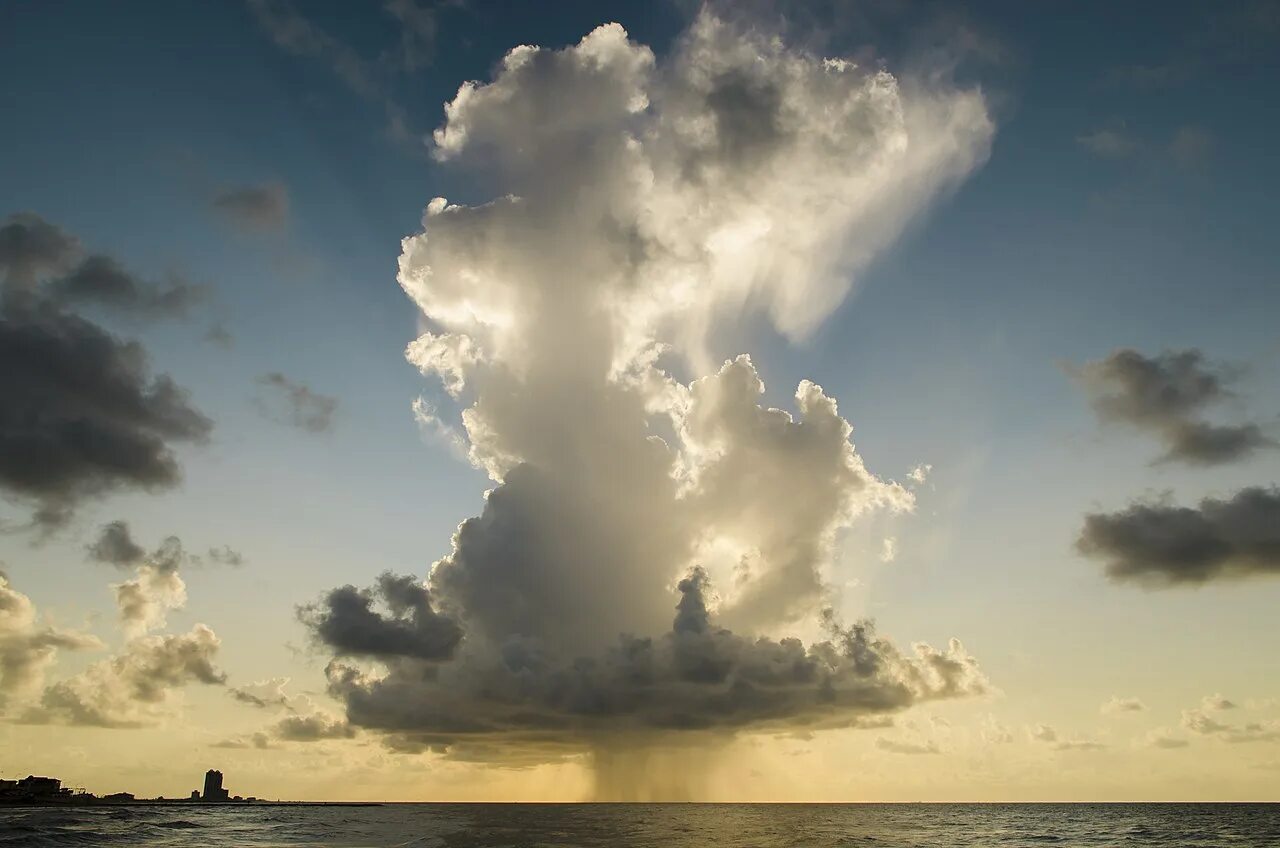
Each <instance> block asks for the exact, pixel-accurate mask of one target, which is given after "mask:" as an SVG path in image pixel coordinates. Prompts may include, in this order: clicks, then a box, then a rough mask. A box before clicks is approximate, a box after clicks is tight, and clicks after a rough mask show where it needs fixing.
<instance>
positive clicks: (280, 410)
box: [254, 371, 338, 433]
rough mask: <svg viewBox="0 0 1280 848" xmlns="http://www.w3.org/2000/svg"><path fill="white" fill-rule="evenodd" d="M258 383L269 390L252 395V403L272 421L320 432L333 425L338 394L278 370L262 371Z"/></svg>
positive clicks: (310, 431)
mask: <svg viewBox="0 0 1280 848" xmlns="http://www.w3.org/2000/svg"><path fill="white" fill-rule="evenodd" d="M258 384H259V385H261V386H264V387H265V388H266V389H267V390H268V393H269V394H268V396H267V397H258V398H255V399H254V403H255V405H256V406H257V408H258V411H259V412H261V413H262V414H263V415H265V416H266V417H268V418H270V419H272V420H273V421H278V422H280V423H282V424H289V425H291V426H293V427H297V428H298V429H300V430H306V431H307V432H308V433H323V432H324V431H326V430H328V429H329V428H330V427H331V426H332V425H333V414H334V413H335V412H336V411H337V409H338V399H337V398H335V397H330V396H328V395H322V394H320V393H319V392H315V391H312V390H311V388H310V387H309V386H307V385H306V384H305V383H299V382H297V381H295V380H291V379H289V378H288V377H286V376H285V375H283V374H281V373H280V372H279V371H273V372H271V373H270V374H263V375H262V376H261V377H259V378H258Z"/></svg>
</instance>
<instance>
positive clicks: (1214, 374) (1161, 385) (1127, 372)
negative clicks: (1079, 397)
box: [1069, 349, 1277, 465]
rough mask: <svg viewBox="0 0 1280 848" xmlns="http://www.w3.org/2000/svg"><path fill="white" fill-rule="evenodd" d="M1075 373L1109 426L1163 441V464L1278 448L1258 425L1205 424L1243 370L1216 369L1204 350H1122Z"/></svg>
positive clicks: (1214, 460) (1228, 457)
mask: <svg viewBox="0 0 1280 848" xmlns="http://www.w3.org/2000/svg"><path fill="white" fill-rule="evenodd" d="M1069 371H1070V373H1071V374H1072V376H1074V377H1075V378H1076V379H1077V380H1078V382H1079V383H1080V385H1081V386H1082V387H1083V388H1084V389H1085V391H1086V392H1087V393H1088V395H1089V398H1090V403H1091V404H1092V406H1093V408H1094V411H1095V412H1096V413H1097V414H1098V417H1099V418H1101V419H1102V420H1103V421H1110V422H1121V423H1125V424H1128V425H1130V426H1133V427H1136V428H1138V429H1140V430H1144V431H1146V432H1148V433H1151V434H1153V435H1155V436H1156V437H1158V438H1159V439H1160V440H1161V441H1163V442H1164V444H1165V453H1164V455H1163V456H1162V457H1161V458H1160V459H1161V461H1176V462H1183V463H1187V464H1191V465H1215V464H1220V463H1225V462H1233V461H1235V460H1239V459H1244V458H1246V457H1248V456H1249V455H1251V454H1252V453H1254V452H1255V451H1257V450H1260V449H1263V448H1274V447H1277V442H1276V441H1275V440H1274V439H1272V438H1270V437H1269V436H1267V435H1266V434H1265V433H1263V432H1262V430H1261V429H1260V428H1259V427H1258V426H1257V425H1255V424H1240V425H1218V424H1211V423H1208V422H1205V421H1203V420H1202V419H1201V417H1200V416H1201V415H1202V414H1203V413H1204V412H1205V410H1206V409H1207V408H1209V407H1211V406H1213V405H1214V404H1217V403H1219V402H1221V401H1223V400H1224V399H1226V398H1228V397H1230V396H1231V392H1230V390H1229V386H1230V384H1231V382H1232V381H1233V380H1234V379H1235V378H1236V376H1237V370H1236V369H1232V368H1228V367H1215V366H1213V365H1211V364H1210V363H1208V362H1207V361H1206V360H1205V357H1204V354H1203V353H1201V352H1200V351H1199V350H1195V349H1189V350H1181V351H1165V352H1163V353H1161V354H1159V355H1157V356H1154V357H1148V356H1144V355H1143V354H1141V353H1139V352H1138V351H1136V350H1129V349H1124V350H1117V351H1115V352H1114V353H1112V354H1111V355H1110V356H1107V357H1106V358H1105V359H1101V360H1098V361H1096V362H1089V363H1086V364H1085V365H1083V366H1081V367H1078V368H1070V369H1069Z"/></svg>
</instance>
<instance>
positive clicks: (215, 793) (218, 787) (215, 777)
mask: <svg viewBox="0 0 1280 848" xmlns="http://www.w3.org/2000/svg"><path fill="white" fill-rule="evenodd" d="M229 794H230V793H229V792H228V791H227V790H226V789H223V788H222V772H220V771H218V770H217V769H209V770H208V771H207V772H205V773H204V795H203V796H202V799H203V800H205V801H225V800H227V796H228V795H229Z"/></svg>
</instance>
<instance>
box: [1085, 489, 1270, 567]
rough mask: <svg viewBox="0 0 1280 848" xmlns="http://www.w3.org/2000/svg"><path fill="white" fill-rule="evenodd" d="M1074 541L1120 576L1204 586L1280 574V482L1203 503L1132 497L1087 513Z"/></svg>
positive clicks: (1206, 500) (1203, 501) (1087, 553)
mask: <svg viewBox="0 0 1280 848" xmlns="http://www.w3.org/2000/svg"><path fill="white" fill-rule="evenodd" d="M1076 548H1077V549H1078V550H1079V551H1080V552H1081V553H1083V554H1084V555H1085V556H1089V557H1093V558H1095V559H1100V560H1103V561H1104V562H1105V563H1106V571H1107V575H1108V576H1109V577H1110V578H1111V579H1113V580H1116V581H1118V582H1137V583H1143V584H1146V585H1151V586H1176V585H1201V584H1204V583H1208V582H1210V581H1214V580H1228V579H1242V578H1248V577H1263V576H1275V575H1280V489H1277V488H1276V487H1274V486H1273V487H1270V488H1263V487H1259V486H1252V487H1249V488H1245V489H1241V490H1240V491H1238V492H1236V493H1235V494H1234V495H1232V496H1231V497H1229V498H1226V499H1218V498H1205V499H1204V500H1202V501H1200V503H1199V505H1198V506H1195V507H1185V506H1175V505H1173V504H1169V503H1164V502H1156V503H1142V502H1139V503H1133V504H1131V505H1130V506H1128V507H1127V508H1125V509H1123V510H1120V511H1118V512H1113V513H1093V514H1090V515H1086V516H1085V520H1084V528H1083V529H1082V530H1081V531H1080V536H1079V538H1078V539H1077V541H1076Z"/></svg>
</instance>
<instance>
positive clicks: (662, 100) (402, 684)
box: [303, 12, 992, 760]
mask: <svg viewBox="0 0 1280 848" xmlns="http://www.w3.org/2000/svg"><path fill="white" fill-rule="evenodd" d="M940 80H941V78H940V77H930V78H929V79H927V80H919V81H917V80H910V79H898V78H895V77H894V76H892V75H890V74H889V73H887V72H884V71H879V70H864V69H862V68H859V67H857V66H855V65H854V64H852V63H850V62H846V61H843V60H836V59H822V58H820V57H816V56H813V55H810V54H808V53H804V52H801V51H796V50H791V49H789V48H787V47H786V46H785V45H784V44H783V42H782V41H781V40H779V39H775V38H772V37H770V36H768V35H766V34H764V33H763V32H762V31H759V30H752V29H749V28H744V27H740V26H737V25H731V24H728V23H726V22H724V21H721V20H719V19H717V18H716V17H715V16H713V15H711V14H709V13H705V12H704V13H703V14H702V15H700V16H699V17H698V18H697V20H696V21H695V22H694V23H693V25H692V27H691V28H690V30H689V31H688V32H687V33H686V34H685V35H684V36H683V37H682V38H681V39H680V40H679V42H678V43H677V44H676V46H675V47H674V49H673V50H672V52H671V54H670V55H669V56H667V57H666V58H664V59H662V60H661V61H659V60H658V59H657V58H656V57H655V56H654V54H653V53H652V52H651V51H650V50H649V49H648V48H647V47H645V46H643V45H641V44H637V43H635V42H633V41H631V40H630V39H629V38H628V36H627V34H626V32H625V31H623V29H622V28H621V27H619V26H617V25H616V24H611V25H607V26H602V27H600V28H598V29H597V30H595V31H594V32H592V33H590V34H589V35H587V36H586V37H585V38H584V39H582V41H581V42H579V43H578V44H576V45H572V46H570V47H567V48H564V49H561V50H549V49H541V48H537V47H527V46H526V47H518V48H516V49H514V50H512V51H511V52H510V53H508V55H507V56H506V57H505V58H504V59H503V61H502V63H501V64H500V66H499V67H498V69H497V71H496V73H495V75H494V78H493V79H492V80H491V81H490V82H488V83H483V84H482V83H467V84H465V85H463V86H462V88H461V89H460V90H459V91H458V94H457V96H456V97H455V98H454V99H453V100H452V101H451V102H449V103H448V104H447V105H446V107H445V114H446V120H445V123H444V125H443V126H442V127H441V128H440V129H439V130H437V131H436V133H435V135H434V142H435V150H434V154H435V156H436V158H437V159H438V160H440V161H441V162H442V163H444V164H446V165H448V166H451V167H456V168H460V169H473V173H476V174H478V175H483V179H484V180H488V181H492V185H493V188H494V190H495V193H496V194H497V197H496V199H494V200H492V201H491V202H488V203H481V204H477V205H458V204H451V203H449V202H448V201H446V200H445V199H443V198H436V199H435V200H432V201H431V203H430V204H429V205H428V207H427V213H426V216H425V218H424V227H425V232H423V233H422V234H419V235H416V236H412V237H410V238H407V239H405V240H404V242H403V249H402V254H401V257H400V275H399V279H400V282H401V284H402V286H403V288H404V289H405V291H406V292H407V293H408V294H409V295H410V296H411V297H412V298H413V299H414V301H415V302H416V303H417V304H418V306H419V307H420V308H421V310H422V312H423V315H424V322H425V328H426V331H425V332H424V333H423V335H422V336H421V337H420V338H419V339H418V340H417V341H415V342H414V343H413V344H412V345H410V346H409V350H408V356H409V359H410V360H411V361H412V362H414V363H415V364H416V365H417V366H418V367H419V368H420V369H421V370H422V371H423V372H424V374H427V375H431V376H438V377H439V378H440V380H441V385H442V387H443V389H444V391H445V392H447V393H448V395H450V396H452V398H453V399H454V400H455V401H456V402H457V403H458V405H459V406H461V407H462V412H461V416H460V418H461V420H460V426H459V427H457V428H456V429H457V432H458V438H459V439H460V440H465V450H466V451H467V453H468V456H469V457H470V459H471V461H472V462H473V463H474V464H475V465H476V466H477V467H479V468H482V469H484V470H485V471H486V472H487V473H488V474H489V475H490V476H491V477H492V479H493V480H494V482H495V488H494V489H493V490H492V491H491V492H490V493H489V494H488V496H487V499H486V503H485V506H484V510H483V512H482V514H481V515H479V516H477V517H475V518H472V519H469V520H467V521H465V522H463V524H462V525H461V526H460V527H459V529H458V531H457V533H456V535H455V537H454V540H453V550H452V551H451V552H450V553H449V554H448V555H447V556H446V557H444V558H443V559H441V560H440V561H439V562H437V563H436V564H435V565H434V567H433V569H432V572H431V575H430V577H429V579H428V581H427V582H426V583H425V584H424V585H420V586H419V587H418V589H416V590H414V592H413V593H412V599H411V600H412V603H410V602H409V600H407V598H408V595H405V596H404V597H401V596H400V595H398V594H392V593H389V592H388V585H390V584H388V583H386V581H387V579H388V578H384V579H383V582H381V583H380V584H379V587H378V589H377V590H376V591H368V592H361V591H359V590H356V589H354V588H352V587H346V588H343V589H338V590H335V593H332V594H330V595H329V596H328V597H327V598H326V599H323V600H322V601H321V602H320V603H318V604H317V605H315V606H313V607H311V608H310V609H309V610H306V611H304V614H303V617H304V620H306V621H308V622H309V623H310V624H311V626H312V629H313V632H314V633H315V635H316V636H317V637H318V638H319V640H320V641H321V642H324V643H327V644H328V645H329V646H330V647H331V648H332V649H333V651H334V653H335V655H336V656H337V658H336V659H335V660H334V661H333V662H331V663H330V665H329V667H328V671H327V673H328V678H329V687H330V693H331V694H332V695H334V696H335V697H337V698H338V699H339V700H340V701H341V702H342V703H344V704H345V706H346V714H347V720H348V721H349V722H350V724H351V725H353V726H358V727H362V728H367V729H371V730H375V731H378V732H380V733H382V734H383V735H384V738H385V739H386V740H387V741H388V743H389V744H391V745H393V746H394V747H396V748H397V749H399V750H427V749H433V750H434V749H448V750H450V751H451V753H454V754H455V755H458V756H473V757H476V758H483V757H489V756H492V757H494V758H496V759H505V760H511V759H520V758H527V759H529V758H531V759H537V758H539V757H547V756H556V755H559V754H561V753H563V752H565V751H574V750H582V749H583V748H586V747H591V746H592V745H593V744H595V743H596V742H599V741H600V740H601V739H602V738H604V737H610V736H611V737H613V738H618V737H619V736H627V735H628V734H632V735H634V736H635V737H637V738H642V737H643V738H652V737H653V736H654V735H655V734H672V733H678V732H682V731H702V732H705V733H728V732H733V731H738V730H750V729H769V728H778V729H782V728H788V729H795V728H797V727H809V728H813V727H834V726H855V725H858V724H859V723H862V722H867V721H877V722H878V721H879V720H880V718H881V717H883V716H884V715H886V714H889V713H893V712H895V711H898V710H901V709H904V708H906V707H909V706H910V705H912V704H914V703H918V702H921V701H927V700H931V699H939V698H952V697H960V696H966V695H972V694H976V693H979V692H982V691H984V689H985V687H986V683H985V679H984V677H983V676H982V674H981V672H980V671H979V670H978V668H977V665H976V663H975V661H974V660H973V659H972V657H970V656H969V655H968V654H967V653H966V652H965V651H964V649H963V648H962V647H961V646H960V644H959V643H955V642H953V643H952V644H951V645H950V646H948V647H947V648H946V649H945V650H941V651H939V650H935V649H933V648H930V647H928V646H925V645H917V646H915V647H914V649H912V650H910V651H900V650H898V649H897V648H896V647H894V645H893V644H892V643H890V642H889V641H888V640H885V639H883V638H881V637H878V636H877V635H875V632H874V630H873V628H872V627H871V626H870V625H869V624H868V623H865V622H858V623H855V624H853V625H850V626H848V627H845V626H842V625H840V624H839V623H838V622H837V621H836V620H835V618H834V617H833V616H831V615H829V614H827V615H826V616H825V617H821V616H820V610H821V609H822V608H823V607H825V606H826V605H827V604H828V603H829V602H830V600H831V598H830V589H829V586H828V580H827V575H828V574H829V572H830V570H831V568H832V567H833V559H834V554H835V550H836V545H837V540H838V536H839V534H840V532H841V531H842V530H844V529H845V528H847V527H848V526H849V525H850V524H851V523H852V522H853V521H855V520H856V519H857V518H858V517H859V516H861V515H863V514H865V513H867V512H869V511H873V510H907V509H910V508H911V507H912V504H913V496H912V494H911V492H910V491H909V490H908V489H906V488H904V487H903V486H900V485H898V484H896V483H893V482H890V481H886V480H883V479H881V478H879V477H877V476H875V475H874V474H872V473H871V472H870V471H868V469H867V468H866V467H865V465H864V463H863V460H862V458H861V456H860V455H859V454H858V452H857V451H856V449H855V447H854V445H853V442H852V427H851V425H850V424H849V422H848V421H847V420H846V419H845V418H844V417H842V415H841V414H840V412H839V410H838V408H837V405H836V402H835V400H834V399H832V398H831V397H830V396H828V395H827V394H826V393H825V392H824V391H823V389H822V388H821V387H820V386H818V385H816V384H814V383H811V382H808V381H805V382H802V383H801V384H800V386H799V387H798V389H797V390H796V393H795V396H794V409H795V411H794V412H788V411H784V410H781V409H774V408H770V407H768V406H766V405H764V404H763V403H762V402H761V399H762V395H763V394H764V391H765V387H764V384H763V381H762V380H761V379H760V376H759V374H758V373H757V370H756V367H755V365H754V363H753V362H752V361H751V359H750V358H749V357H747V356H740V357H737V358H735V359H731V360H729V361H727V362H724V363H723V365H717V364H716V363H717V357H716V356H715V355H714V353H713V348H714V345H713V344H712V341H711V331H712V330H713V328H714V327H715V326H716V325H718V324H719V323H721V322H723V321H724V320H726V319H727V320H733V319H734V317H735V316H738V315H741V314H742V313H744V312H753V313H763V314H764V315H765V316H766V317H767V318H768V320H770V321H771V322H772V324H773V325H774V327H776V328H777V330H778V331H779V332H781V333H782V334H784V335H785V336H787V337H789V338H792V339H799V338H802V337H803V336H804V335H805V334H807V333H808V332H810V331H811V330H813V329H814V328H815V327H816V326H817V325H818V324H819V323H820V322H821V321H822V320H823V319H824V318H825V317H826V316H827V315H829V314H830V313H831V311H832V310H834V309H835V308H836V306H837V305H838V304H839V303H840V302H841V301H842V300H843V299H844V298H845V297H846V296H847V294H848V293H849V291H850V289H851V288H852V287H853V286H854V285H855V284H856V282H857V280H858V278H859V276H860V274H861V273H862V272H863V271H864V270H865V269H866V268H867V266H868V265H869V263H870V262H871V261H872V260H873V259H874V257H875V256H876V255H877V254H878V253H879V252H880V251H881V250H883V249H884V248H885V247H887V246H888V245H889V244H890V243H892V242H893V240H894V239H895V238H896V237H897V236H898V235H899V234H900V233H901V231H902V230H903V228H904V227H905V226H906V225H907V224H908V222H909V221H911V220H912V219H913V218H915V217H916V216H917V215H918V214H919V213H920V212H921V211H922V210H924V209H925V208H926V207H927V206H928V205H929V204H930V202H931V201H933V200H934V199H936V198H937V197H938V196H939V195H940V194H942V193H944V192H945V191H947V190H948V189H949V188H951V187H953V186H955V185H957V184H958V183H959V182H960V181H962V180H963V179H964V178H965V176H966V175H967V174H969V173H970V172H971V171H972V170H973V169H975V168H976V167H978V166H979V165H980V164H981V163H982V162H983V161H984V159H985V157H986V155H987V151H988V145H989V142H990V138H991V135H992V124H991V122H990V119H989V118H988V115H987V110H986V107H985V104H984V101H983V98H982V95H981V93H980V92H978V91H977V90H973V89H964V88H958V87H955V86H952V85H949V84H947V83H945V82H942V81H940ZM681 372H686V373H689V372H691V373H695V374H704V375H705V376H702V377H701V378H700V379H695V380H692V381H687V380H686V379H682V378H679V377H677V376H676V375H677V374H678V373H681ZM434 414H437V413H436V411H435V410H433V415H434ZM395 586H397V587H400V586H401V584H400V583H399V582H397V583H395ZM405 586H406V587H407V586H408V584H405ZM713 586H718V587H720V589H719V592H717V591H716V590H715V589H713ZM673 590H674V591H673ZM396 591H397V592H399V591H400V589H399V588H397V590H396ZM406 592H407V589H406ZM820 618H821V626H822V627H823V628H824V629H825V631H826V634H827V635H826V638H824V639H822V638H820V639H819V640H818V641H816V642H814V643H813V644H810V645H808V646H806V645H804V644H802V643H801V642H800V641H799V640H798V639H795V638H790V637H778V636H777V635H776V634H778V633H779V632H786V629H787V628H789V627H792V626H794V625H796V624H798V623H805V622H807V623H809V625H810V626H813V625H814V624H815V623H816V622H818V620H819V619H820ZM442 621H448V622H450V623H451V624H452V625H453V626H454V627H456V628H457V630H456V632H457V633H460V634H461V638H460V640H458V639H455V638H454V631H452V630H450V629H449V628H447V627H444V626H443V625H442V624H441V622H442ZM427 625H430V626H429V627H427ZM815 629H816V628H815ZM428 631H429V632H428ZM442 634H443V635H447V636H448V637H449V638H446V639H441V638H439V637H440V636H441V635H442ZM764 634H773V635H764ZM477 752H483V753H482V754H481V753H477Z"/></svg>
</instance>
